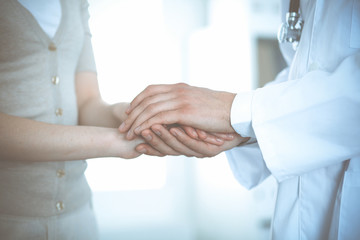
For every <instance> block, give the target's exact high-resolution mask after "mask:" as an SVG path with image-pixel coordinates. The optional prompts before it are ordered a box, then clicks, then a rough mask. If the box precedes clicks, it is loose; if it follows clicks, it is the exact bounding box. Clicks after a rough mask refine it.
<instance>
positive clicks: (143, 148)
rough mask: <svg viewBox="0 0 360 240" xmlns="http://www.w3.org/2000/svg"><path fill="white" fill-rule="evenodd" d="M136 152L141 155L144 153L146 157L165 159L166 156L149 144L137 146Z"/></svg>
mask: <svg viewBox="0 0 360 240" xmlns="http://www.w3.org/2000/svg"><path fill="white" fill-rule="evenodd" d="M135 150H136V151H137V152H139V153H143V154H146V155H151V156H157V157H164V156H165V155H164V154H162V153H161V152H159V151H157V150H156V149H155V148H153V147H151V146H150V145H149V144H146V143H141V144H139V145H137V146H136V148H135Z"/></svg>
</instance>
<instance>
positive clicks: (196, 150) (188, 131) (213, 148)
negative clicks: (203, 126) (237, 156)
mask: <svg viewBox="0 0 360 240" xmlns="http://www.w3.org/2000/svg"><path fill="white" fill-rule="evenodd" d="M141 136H142V137H143V138H144V139H145V141H146V142H147V144H139V145H138V146H137V147H136V150H137V151H139V152H140V153H145V154H147V155H153V156H165V155H185V156H188V157H198V158H204V157H212V156H215V155H217V154H219V153H221V152H223V151H226V150H228V149H231V148H233V147H235V146H238V145H239V144H241V143H244V142H246V141H247V140H248V138H243V137H241V136H240V135H238V134H209V133H206V132H204V131H201V130H198V129H194V128H191V127H183V126H177V125H175V126H174V125H172V126H164V125H159V124H157V125H154V126H152V127H151V129H146V130H144V131H142V132H141ZM150 146H151V147H152V148H151V147H150ZM159 153H161V154H159Z"/></svg>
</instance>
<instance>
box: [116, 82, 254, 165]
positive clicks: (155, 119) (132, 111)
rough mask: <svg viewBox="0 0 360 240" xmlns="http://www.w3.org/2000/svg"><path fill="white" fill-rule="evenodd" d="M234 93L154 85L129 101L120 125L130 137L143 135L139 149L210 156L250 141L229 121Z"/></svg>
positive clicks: (191, 87) (130, 138) (181, 84)
mask: <svg viewBox="0 0 360 240" xmlns="http://www.w3.org/2000/svg"><path fill="white" fill-rule="evenodd" d="M234 97H235V94H233V93H228V92H221V91H214V90H210V89H206V88H199V87H193V86H189V85H187V84H184V83H178V84H171V85H151V86H148V87H147V88H146V89H145V90H144V91H142V92H141V93H140V94H139V95H138V96H137V97H136V98H134V100H133V101H132V102H131V103H130V106H129V108H128V109H127V110H126V114H127V119H126V120H125V121H124V122H123V123H122V124H121V126H120V127H119V131H120V132H122V133H126V138H127V139H128V140H132V139H134V138H135V137H136V136H142V137H143V138H144V139H145V141H146V143H142V144H139V145H138V146H137V147H136V151H138V152H140V153H145V154H148V155H153V156H165V155H185V156H189V157H192V156H194V157H199V158H203V157H211V156H215V155H217V154H219V153H220V152H222V151H225V150H228V149H231V148H233V147H235V146H238V145H240V144H242V143H244V142H246V141H247V140H248V138H244V137H241V136H240V135H239V134H237V133H236V132H235V131H234V129H233V128H232V126H231V123H230V111H231V105H232V102H233V99H234Z"/></svg>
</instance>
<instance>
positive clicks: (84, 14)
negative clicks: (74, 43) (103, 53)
mask: <svg viewBox="0 0 360 240" xmlns="http://www.w3.org/2000/svg"><path fill="white" fill-rule="evenodd" d="M88 8H89V4H88V2H87V1H86V0H83V1H82V2H81V18H82V24H83V28H84V41H83V48H82V51H81V54H80V57H79V61H78V65H77V68H76V72H96V65H95V59H94V53H93V48H92V44H91V32H90V28H89V18H90V15H89V11H88Z"/></svg>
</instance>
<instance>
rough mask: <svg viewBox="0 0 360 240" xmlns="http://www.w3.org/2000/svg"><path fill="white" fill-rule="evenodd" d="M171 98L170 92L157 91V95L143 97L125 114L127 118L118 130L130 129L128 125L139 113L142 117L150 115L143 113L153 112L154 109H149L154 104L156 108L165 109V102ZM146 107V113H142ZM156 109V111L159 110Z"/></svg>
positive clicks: (123, 131) (131, 123)
mask: <svg viewBox="0 0 360 240" xmlns="http://www.w3.org/2000/svg"><path fill="white" fill-rule="evenodd" d="M172 98H173V96H172V95H171V94H168V93H159V94H157V95H153V96H149V97H147V98H145V99H144V100H143V101H142V102H141V104H139V105H138V106H136V107H135V108H134V109H133V110H132V111H131V113H130V114H128V115H127V118H126V119H125V121H124V122H123V123H122V124H121V125H120V127H119V131H120V132H122V133H125V132H126V131H128V130H129V129H130V127H131V126H132V125H133V123H134V121H135V120H136V119H137V118H138V117H139V115H143V116H142V117H143V118H145V117H151V116H149V115H145V114H149V113H152V114H155V112H154V111H150V110H151V109H152V108H154V106H157V108H156V109H159V110H160V109H165V107H166V106H167V104H166V103H169V102H170V100H171V99H172ZM155 103H158V104H157V105H154V104H155ZM145 109H148V110H147V112H146V113H144V110H145ZM159 110H158V111H159Z"/></svg>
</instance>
